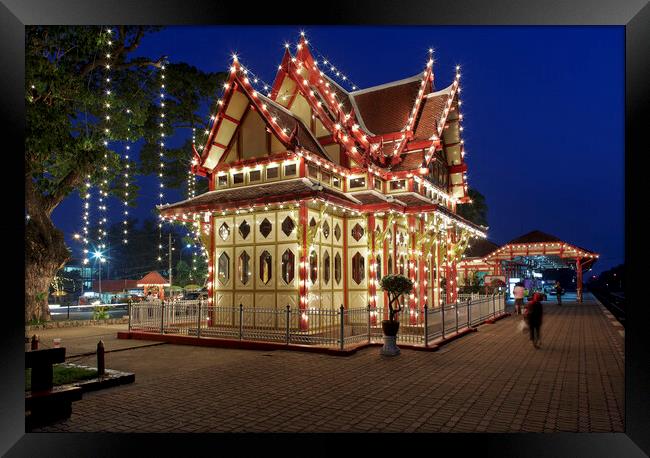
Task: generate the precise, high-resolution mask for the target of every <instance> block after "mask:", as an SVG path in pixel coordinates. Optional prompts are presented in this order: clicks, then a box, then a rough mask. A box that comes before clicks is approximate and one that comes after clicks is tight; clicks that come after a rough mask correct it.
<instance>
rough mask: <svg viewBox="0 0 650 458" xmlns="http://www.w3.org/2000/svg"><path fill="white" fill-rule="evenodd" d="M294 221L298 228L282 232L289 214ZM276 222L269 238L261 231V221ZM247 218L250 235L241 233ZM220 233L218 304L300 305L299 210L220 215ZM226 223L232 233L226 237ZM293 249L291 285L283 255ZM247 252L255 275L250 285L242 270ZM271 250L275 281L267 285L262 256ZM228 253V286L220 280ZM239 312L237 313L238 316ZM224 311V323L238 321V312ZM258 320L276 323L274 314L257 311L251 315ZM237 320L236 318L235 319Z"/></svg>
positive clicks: (275, 307) (217, 225) (217, 238)
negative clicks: (223, 232) (284, 273)
mask: <svg viewBox="0 0 650 458" xmlns="http://www.w3.org/2000/svg"><path fill="white" fill-rule="evenodd" d="M287 216H288V217H290V218H291V219H292V220H293V221H294V230H293V232H292V233H290V234H289V235H288V236H287V235H285V234H284V232H282V230H281V228H280V225H281V224H282V222H283V221H284V219H285V218H286V217H287ZM265 218H266V219H268V220H269V221H270V222H271V224H272V230H271V232H270V233H269V234H268V236H267V237H264V236H263V234H262V233H261V232H260V224H261V223H262V221H264V219H265ZM244 221H246V222H247V223H248V224H249V225H250V233H249V234H248V236H247V237H246V238H244V237H242V235H241V234H240V233H239V230H238V229H239V226H240V225H241V224H242V223H243V222H244ZM214 223H215V228H216V236H215V247H214V266H213V268H214V279H215V280H214V284H215V291H214V293H215V300H216V301H215V303H216V305H217V306H221V307H232V306H234V307H235V308H238V307H239V304H240V303H241V304H242V305H243V306H244V307H245V308H255V309H271V310H279V311H283V310H285V307H286V306H287V305H290V306H291V308H292V309H297V308H298V303H299V300H298V271H299V256H300V252H299V250H298V248H299V245H298V239H297V229H296V228H297V225H298V210H297V209H293V208H292V209H290V210H278V211H268V212H253V213H248V212H247V213H242V214H240V215H234V216H218V217H215V218H214ZM224 223H226V224H227V225H228V227H229V228H230V234H229V235H228V237H226V240H223V239H222V237H221V236H220V228H221V226H222V224H224ZM287 249H290V250H291V251H292V252H293V254H294V278H293V280H292V281H291V282H290V283H289V284H287V283H285V282H284V280H283V279H282V278H281V272H282V254H283V253H284V251H285V250H287ZM244 251H245V252H246V253H247V254H248V255H249V256H250V258H251V259H250V272H251V274H252V275H251V276H250V279H249V281H248V283H247V284H243V283H242V281H241V279H240V277H239V272H238V260H239V256H240V255H241V254H242V253H243V252H244ZM264 251H268V252H269V254H271V257H272V269H271V280H270V281H269V283H268V284H265V283H264V282H263V281H262V280H261V279H260V256H261V254H262V253H263V252H264ZM222 253H226V254H227V255H228V256H229V257H230V261H229V267H230V277H229V279H228V281H227V282H226V284H225V285H222V284H221V283H220V282H219V257H220V256H221V255H222ZM235 315H236V316H235ZM235 315H232V314H221V315H218V316H217V320H221V321H218V323H220V324H236V320H237V319H238V314H235ZM249 317H250V319H251V320H255V323H249V324H251V325H252V324H255V325H257V326H260V325H266V326H275V325H276V323H275V322H273V319H274V315H273V314H267V313H256V314H255V315H253V314H250V315H249ZM233 320H235V321H233ZM245 324H247V323H245Z"/></svg>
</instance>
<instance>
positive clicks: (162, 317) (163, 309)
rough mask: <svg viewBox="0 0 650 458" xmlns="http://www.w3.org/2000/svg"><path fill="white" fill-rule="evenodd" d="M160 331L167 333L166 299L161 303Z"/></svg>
mask: <svg viewBox="0 0 650 458" xmlns="http://www.w3.org/2000/svg"><path fill="white" fill-rule="evenodd" d="M160 333H161V334H164V333H165V301H162V302H161V305H160Z"/></svg>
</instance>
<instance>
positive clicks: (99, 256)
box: [93, 251, 106, 304]
mask: <svg viewBox="0 0 650 458" xmlns="http://www.w3.org/2000/svg"><path fill="white" fill-rule="evenodd" d="M93 257H94V258H95V259H99V303H100V304H101V303H102V263H103V262H105V261H106V258H105V257H104V256H103V254H102V252H101V251H95V252H94V253H93Z"/></svg>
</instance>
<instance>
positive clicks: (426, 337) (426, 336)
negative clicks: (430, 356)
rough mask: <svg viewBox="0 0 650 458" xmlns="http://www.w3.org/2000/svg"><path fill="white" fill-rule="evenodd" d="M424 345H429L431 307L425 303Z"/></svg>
mask: <svg viewBox="0 0 650 458" xmlns="http://www.w3.org/2000/svg"><path fill="white" fill-rule="evenodd" d="M424 346H425V347H428V346H429V307H428V306H427V303H426V302H425V303H424Z"/></svg>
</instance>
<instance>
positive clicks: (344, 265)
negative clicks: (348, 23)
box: [159, 36, 487, 329]
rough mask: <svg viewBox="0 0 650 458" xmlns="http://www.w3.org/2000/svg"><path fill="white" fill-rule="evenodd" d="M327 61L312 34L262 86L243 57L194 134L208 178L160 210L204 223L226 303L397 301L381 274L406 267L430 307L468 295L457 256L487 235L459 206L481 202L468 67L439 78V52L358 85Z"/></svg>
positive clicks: (416, 300)
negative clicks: (470, 169) (474, 177)
mask: <svg viewBox="0 0 650 458" xmlns="http://www.w3.org/2000/svg"><path fill="white" fill-rule="evenodd" d="M325 64H327V62H318V61H317V59H316V58H315V57H314V55H313V54H312V50H311V49H310V46H309V43H308V41H307V40H306V39H305V37H304V36H302V37H301V38H300V41H299V42H298V44H297V46H296V53H295V55H292V54H291V52H290V51H289V48H287V49H286V50H285V53H284V56H283V59H282V62H281V64H280V66H279V69H278V72H277V74H276V76H275V80H274V82H273V84H272V87H269V88H268V90H266V91H265V93H264V94H263V93H261V92H259V90H258V89H256V88H255V87H253V83H254V81H252V80H254V77H253V76H252V73H251V72H249V70H248V69H247V68H245V67H244V66H243V65H242V64H241V63H240V62H239V60H238V59H237V57H236V56H234V57H233V61H232V64H231V68H230V76H229V78H228V80H227V82H226V83H225V84H224V94H223V97H222V98H221V99H220V100H219V103H218V110H217V112H216V113H215V114H214V117H213V118H214V122H213V124H212V126H211V128H210V129H209V131H208V132H207V136H206V137H205V139H204V140H203V141H201V140H197V143H196V148H194V146H193V152H192V154H193V156H194V160H193V165H192V171H193V172H194V173H196V174H199V175H201V176H204V177H206V178H207V179H208V183H209V191H208V192H206V193H205V194H203V195H200V196H197V197H193V198H191V199H187V200H184V201H182V202H176V203H173V204H167V205H163V206H161V207H159V209H160V211H161V213H162V215H163V216H164V217H166V218H168V219H175V220H179V221H186V222H192V223H197V224H199V225H200V232H201V235H202V238H203V242H204V244H205V246H206V247H207V249H208V254H209V259H210V261H209V262H210V263H209V266H210V268H209V279H208V290H209V297H210V301H211V303H212V304H213V305H215V306H226V307H230V306H233V307H234V306H238V305H239V304H242V305H243V306H246V307H249V306H250V307H263V308H269V307H270V308H277V307H285V306H287V305H289V306H291V307H298V308H300V309H301V310H305V309H307V308H309V309H314V308H316V309H338V308H339V307H340V306H343V307H344V308H366V307H367V306H368V305H370V307H371V308H376V307H386V303H387V302H386V297H385V296H384V293H383V292H382V291H381V290H380V289H379V280H380V279H381V277H382V276H384V275H387V274H391V273H402V274H404V275H407V276H409V277H410V278H412V279H413V280H414V281H415V284H416V285H417V286H416V290H415V291H414V294H412V295H411V296H410V299H409V301H408V302H409V303H408V307H410V308H411V310H412V311H413V312H414V313H413V314H412V316H413V319H414V320H417V319H421V318H417V317H418V313H415V312H417V311H418V310H421V309H422V308H423V307H424V306H425V304H428V306H429V307H432V306H433V307H437V306H440V304H443V303H445V302H453V301H454V300H455V298H456V295H457V291H458V289H457V285H456V280H457V271H456V265H457V262H458V260H459V259H460V256H461V255H462V252H463V251H464V249H465V247H466V245H467V243H468V241H469V240H470V239H471V238H476V237H478V238H484V237H486V229H487V228H485V227H481V226H478V225H476V224H473V223H471V222H469V221H467V220H465V219H463V218H462V217H460V216H459V215H458V214H457V213H456V208H457V205H462V204H464V203H467V202H468V201H469V198H468V194H467V181H466V175H465V174H466V170H467V167H466V164H465V162H464V154H465V153H464V145H463V143H464V142H463V140H462V139H461V131H462V127H461V126H460V121H461V119H462V116H461V115H460V113H459V107H460V103H461V102H460V100H459V93H460V73H459V71H458V70H459V69H458V68H457V69H456V75H455V78H454V79H453V82H452V84H450V85H449V86H447V87H445V88H443V89H441V90H434V72H433V59H432V55H431V54H429V56H428V58H427V59H426V60H424V61H423V62H422V64H417V63H416V65H415V66H414V68H413V69H410V70H409V72H410V73H411V74H413V72H416V71H417V72H418V73H417V74H415V75H414V76H410V77H407V78H405V79H402V80H399V81H394V82H388V83H386V84H382V85H379V86H375V87H370V88H366V89H359V90H354V91H347V90H345V89H344V88H343V87H342V86H341V85H340V84H338V83H337V82H335V81H334V80H333V79H331V78H330V77H328V76H327V75H326V74H325V72H324V71H322V70H321V68H323V66H324V65H325ZM419 65H421V66H420V68H418V66H419ZM443 279H445V280H446V281H444V282H443V281H442V280H443ZM443 285H444V286H443ZM419 316H420V317H421V316H422V314H419ZM212 322H213V323H215V322H216V318H215V319H214V320H213V321H212ZM300 328H301V329H308V328H309V323H308V322H307V320H306V318H304V319H303V320H302V321H301V323H300Z"/></svg>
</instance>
